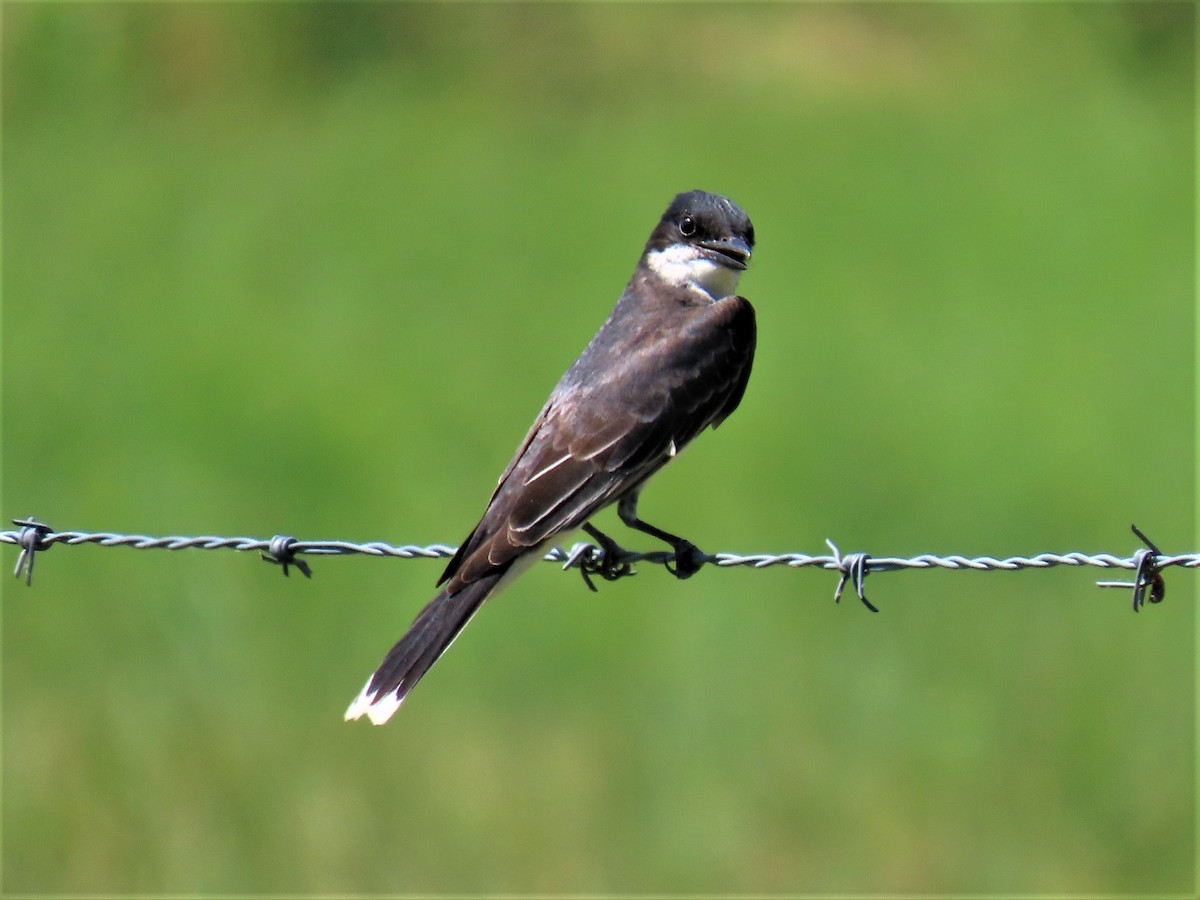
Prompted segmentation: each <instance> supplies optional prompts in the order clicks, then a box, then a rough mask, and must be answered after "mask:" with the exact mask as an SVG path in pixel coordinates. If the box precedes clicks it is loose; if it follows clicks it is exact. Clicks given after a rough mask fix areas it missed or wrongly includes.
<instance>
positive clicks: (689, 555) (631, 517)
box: [617, 493, 704, 578]
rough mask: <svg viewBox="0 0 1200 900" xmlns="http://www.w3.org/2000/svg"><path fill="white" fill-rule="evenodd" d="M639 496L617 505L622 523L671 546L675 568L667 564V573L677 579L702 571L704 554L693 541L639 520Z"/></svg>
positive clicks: (631, 495) (623, 499) (633, 494)
mask: <svg viewBox="0 0 1200 900" xmlns="http://www.w3.org/2000/svg"><path fill="white" fill-rule="evenodd" d="M637 501H638V495H637V494H636V493H631V494H626V495H625V496H624V497H622V498H621V502H620V503H618V504H617V515H618V516H620V517H621V521H622V522H624V523H625V524H626V525H628V526H629V527H630V528H633V529H635V530H637V531H641V532H644V533H645V534H648V535H651V536H653V537H656V538H658V539H659V540H660V541H664V542H665V543H668V544H670V545H671V548H672V549H673V550H674V551H675V567H674V568H671V565H670V563H667V564H666V567H667V571H668V572H670V573H671V574H672V575H674V576H675V577H676V578H691V577H692V576H693V575H695V574H696V573H697V572H699V571H700V567H701V566H702V565H704V554H703V553H702V552H701V551H700V549H699V548H698V547H697V546H696V545H695V544H693V543H692V542H691V541H687V540H684V539H683V538H681V537H679V536H678V535H674V534H671V533H670V532H669V531H663V530H662V529H661V528H655V527H654V526H653V525H651V524H649V523H648V522H643V521H642V520H641V519H639V518H638V514H637Z"/></svg>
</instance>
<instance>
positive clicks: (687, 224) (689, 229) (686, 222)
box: [679, 216, 696, 237]
mask: <svg viewBox="0 0 1200 900" xmlns="http://www.w3.org/2000/svg"><path fill="white" fill-rule="evenodd" d="M679 233H680V234H682V235H683V236H684V237H691V236H692V235H693V234H695V233H696V220H695V219H693V218H692V217H691V216H684V217H683V218H682V219H681V220H680V221H679Z"/></svg>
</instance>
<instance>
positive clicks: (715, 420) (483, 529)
mask: <svg viewBox="0 0 1200 900" xmlns="http://www.w3.org/2000/svg"><path fill="white" fill-rule="evenodd" d="M658 306H659V307H660V308H656V309H654V310H652V314H650V315H647V314H646V310H645V309H644V308H637V309H634V310H630V311H628V312H627V314H626V315H624V316H623V315H622V307H621V305H620V304H618V307H617V309H616V310H614V313H613V316H611V317H610V319H609V321H608V322H606V323H605V326H604V328H602V329H601V331H600V333H599V334H597V336H596V338H595V339H594V340H593V341H592V343H591V344H590V345H589V346H588V349H587V351H585V353H584V355H583V356H581V357H580V359H579V361H577V362H576V364H575V365H574V366H572V368H571V369H570V370H569V371H568V372H567V374H566V375H565V376H564V377H563V380H562V381H561V382H560V383H559V385H558V387H557V388H555V390H554V392H553V393H552V394H551V396H550V399H549V400H548V401H547V403H546V405H545V406H544V407H543V408H542V411H541V414H540V415H539V416H538V418H537V420H536V422H535V423H534V425H533V427H532V428H531V429H530V431H529V433H528V434H527V435H526V437H525V440H524V442H523V443H522V444H521V446H520V448H519V449H518V450H517V453H516V455H515V456H514V457H513V459H512V461H511V462H510V463H509V465H508V468H507V469H506V470H505V472H504V474H503V475H502V476H501V479H500V482H499V484H498V485H497V486H496V490H495V492H494V493H493V494H492V498H491V501H490V503H489V504H488V508H487V511H486V512H485V513H484V515H483V518H482V519H481V520H480V522H479V524H478V525H476V527H475V529H474V531H472V532H471V534H470V536H469V537H468V538H467V540H466V541H464V542H463V545H462V546H461V547H460V548H459V551H458V553H457V554H456V555H455V557H454V558H453V559H452V560H451V561H450V565H449V566H448V567H447V568H446V571H445V573H444V574H443V576H442V579H441V581H439V584H440V583H442V582H445V581H449V582H450V583H449V584H448V585H447V590H448V591H449V592H450V593H451V594H453V593H454V592H455V591H457V590H460V589H461V588H462V587H463V586H464V585H466V584H470V583H472V582H474V581H477V580H478V579H481V578H485V577H489V576H492V575H494V574H495V573H496V572H498V571H503V570H505V569H507V568H508V566H509V565H511V564H512V562H513V561H514V560H515V559H516V558H517V557H518V556H519V555H521V554H522V553H523V552H524V551H526V550H528V549H529V548H531V547H535V546H537V545H539V544H541V543H543V542H545V541H547V540H549V539H550V538H552V537H553V536H554V535H556V534H558V533H560V532H563V531H569V530H572V529H574V528H577V527H579V526H580V525H582V524H583V523H584V522H586V521H587V520H588V519H589V518H590V517H591V516H593V515H594V514H595V513H596V512H597V511H599V510H600V509H601V508H603V507H605V506H607V505H608V504H610V503H612V502H614V501H615V500H617V499H619V498H620V497H621V496H622V495H623V494H625V493H627V492H628V491H630V490H634V489H636V488H638V487H639V486H640V485H641V483H642V482H643V481H645V479H646V478H648V477H649V476H650V475H652V474H653V473H654V472H656V471H657V470H658V469H659V468H661V467H662V466H663V465H664V464H665V463H666V462H667V461H668V460H669V459H670V458H671V456H672V454H673V451H678V450H682V449H683V447H684V446H686V445H687V444H688V442H690V441H691V440H692V439H693V438H694V437H696V436H697V435H698V434H699V433H700V432H701V431H703V430H704V429H705V428H707V427H709V426H714V427H715V426H716V425H719V424H720V423H721V422H722V421H723V420H724V419H725V418H726V417H727V416H728V415H729V414H730V413H731V412H733V410H734V409H735V408H736V407H737V405H738V402H739V401H740V400H741V398H742V394H743V393H744V392H745V389H746V381H747V379H748V378H749V376H750V367H751V363H752V361H753V356H754V344H755V325H754V311H753V309H752V308H751V306H750V304H749V303H748V302H747V301H746V300H744V299H742V298H741V297H727V298H725V299H723V300H720V301H717V302H716V303H708V304H704V305H693V304H691V303H687V302H681V301H680V299H679V298H677V297H672V298H668V299H667V302H664V303H660V304H658ZM614 325H616V326H619V327H613V326H614Z"/></svg>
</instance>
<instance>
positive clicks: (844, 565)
mask: <svg viewBox="0 0 1200 900" xmlns="http://www.w3.org/2000/svg"><path fill="white" fill-rule="evenodd" d="M825 543H826V545H828V547H829V549H830V550H832V551H833V562H834V567H835V568H836V569H837V570H838V571H839V572H841V573H842V576H841V578H839V579H838V583H837V587H836V588H834V589H833V602H834V603H841V602H842V591H843V589H845V587H846V582H847V581H852V582H853V583H854V593H856V594H858V599H859V600H861V601H862V604H863V606H865V607H866V608H867V609H869V610H870V611H871V612H879V609H878V607H876V606H875V604H874V603H872V602H871V601H870V600H868V599H867V595H866V592H865V590H864V588H863V582H864V581H866V580H867V575H868V574H869V573H870V571H871V569H870V565H871V557H870V555H869V554H866V553H851V554H848V555H847V556H842V553H841V551H840V550H838V548H837V545H836V544H835V543H834V542H833V541H831V540H830V539H829V538H825Z"/></svg>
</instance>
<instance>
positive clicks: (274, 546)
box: [260, 534, 312, 578]
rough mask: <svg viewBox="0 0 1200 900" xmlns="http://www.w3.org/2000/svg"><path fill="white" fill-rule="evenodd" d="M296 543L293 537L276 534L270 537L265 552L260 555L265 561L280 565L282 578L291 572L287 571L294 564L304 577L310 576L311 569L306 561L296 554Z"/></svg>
mask: <svg viewBox="0 0 1200 900" xmlns="http://www.w3.org/2000/svg"><path fill="white" fill-rule="evenodd" d="M297 543H299V542H298V541H297V540H296V539H295V538H294V537H287V536H286V535H282V534H277V535H275V537H273V538H271V543H270V544H269V545H268V546H267V552H266V553H263V554H260V555H261V557H262V559H263V560H264V561H265V562H269V563H272V564H273V565H276V566H280V567H282V568H283V577H284V578H287V577H288V576H289V575H290V574H291V573H289V572H288V567H289V566H295V567H296V568H297V569H299V570H300V573H301V574H302V575H303V576H304V577H305V578H312V569H311V568H310V567H309V565H308V563H306V562H305V561H304V560H302V559H300V558H299V557H297V556H296V553H297V549H296V544H297Z"/></svg>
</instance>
